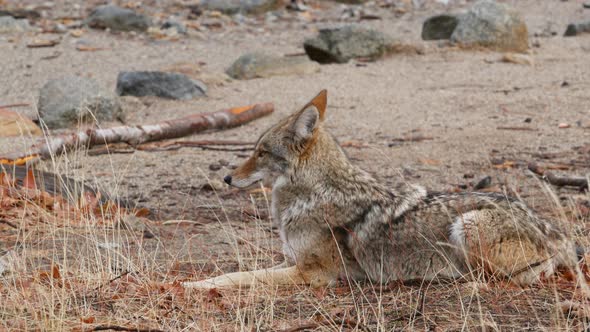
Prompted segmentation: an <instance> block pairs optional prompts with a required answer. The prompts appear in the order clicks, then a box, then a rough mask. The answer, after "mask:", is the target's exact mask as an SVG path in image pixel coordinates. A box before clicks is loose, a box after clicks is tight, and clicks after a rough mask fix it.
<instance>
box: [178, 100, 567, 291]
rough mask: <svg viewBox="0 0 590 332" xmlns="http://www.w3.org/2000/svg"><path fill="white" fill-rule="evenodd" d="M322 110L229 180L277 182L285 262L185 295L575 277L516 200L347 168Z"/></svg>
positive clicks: (553, 229)
mask: <svg viewBox="0 0 590 332" xmlns="http://www.w3.org/2000/svg"><path fill="white" fill-rule="evenodd" d="M326 102H327V96H326V91H325V90H324V91H322V92H321V93H320V94H319V95H318V96H317V97H315V98H314V99H313V100H312V101H311V102H310V103H308V104H307V105H306V106H305V107H303V109H301V110H300V111H298V112H296V113H294V114H292V115H291V116H289V117H288V118H286V119H284V120H283V121H281V122H279V123H278V124H277V125H275V126H274V127H272V128H270V129H269V130H268V131H266V132H265V133H264V134H263V135H262V136H261V137H260V139H259V140H258V142H257V144H256V148H255V152H254V154H253V155H252V157H251V158H250V159H249V160H248V161H246V162H245V163H244V164H243V165H241V166H240V167H239V168H237V169H236V170H235V171H234V172H233V174H232V175H230V176H227V177H226V178H225V180H226V182H228V183H229V184H231V185H234V186H237V187H242V188H243V187H247V186H250V185H252V184H254V183H255V182H257V181H259V180H262V179H265V178H268V177H272V178H273V179H274V186H273V189H272V202H271V203H272V217H273V220H274V222H276V223H277V224H278V227H279V228H280V237H281V240H282V243H283V253H284V255H285V263H283V264H281V265H279V266H277V267H275V268H270V269H263V270H257V271H250V272H236V273H229V274H225V275H222V276H219V277H216V278H212V279H208V280H203V281H197V282H186V283H184V286H185V287H196V288H211V287H223V286H239V285H252V284H254V283H263V284H269V285H283V284H308V285H311V286H326V285H333V284H334V283H335V282H337V281H338V280H339V279H348V280H354V281H362V280H370V281H372V282H376V283H386V282H389V281H394V280H398V281H407V280H413V279H426V280H434V279H439V278H442V279H448V278H451V279H455V278H460V277H462V276H464V275H468V274H469V273H470V272H472V271H474V270H477V271H484V272H485V273H486V274H487V275H493V276H496V277H500V278H508V279H510V280H511V281H512V282H514V283H516V284H519V285H528V284H531V283H534V282H536V281H538V280H539V279H540V278H541V277H542V276H543V275H545V276H548V275H550V274H553V273H554V272H555V270H556V269H557V268H558V267H563V268H565V269H569V270H570V271H577V272H578V273H579V268H578V266H577V261H578V260H577V255H576V246H575V244H574V242H573V241H571V240H570V239H569V238H568V237H567V236H566V235H565V234H564V232H563V231H562V230H560V229H559V228H558V227H557V226H555V225H553V224H551V223H549V222H547V221H545V220H543V219H541V218H539V217H537V216H536V215H535V214H534V213H533V212H532V211H531V210H529V209H528V208H527V207H526V206H525V205H524V204H523V203H521V202H520V201H518V200H515V199H512V198H507V197H505V196H503V195H499V194H485V193H455V194H449V193H435V192H427V191H426V190H425V189H424V188H422V187H420V186H415V185H410V184H406V183H400V184H399V185H397V186H395V187H394V188H391V187H387V186H386V185H384V184H383V183H382V182H380V181H378V180H377V179H375V178H374V177H373V176H371V175H370V174H368V173H367V172H365V171H363V170H362V169H360V168H358V167H356V166H354V165H353V164H351V162H350V161H349V159H348V158H347V157H346V155H345V153H344V151H343V150H342V148H341V147H340V146H339V145H338V143H337V142H336V140H335V139H334V138H333V137H332V136H331V135H330V134H329V133H328V132H327V131H326V130H325V128H324V126H323V121H324V114H325V109H326ZM578 275H579V274H578Z"/></svg>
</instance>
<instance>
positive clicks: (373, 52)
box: [303, 25, 395, 63]
mask: <svg viewBox="0 0 590 332" xmlns="http://www.w3.org/2000/svg"><path fill="white" fill-rule="evenodd" d="M394 45H395V42H394V40H393V39H392V38H391V37H389V36H387V35H385V34H383V33H382V32H379V31H377V30H373V29H369V28H365V27H362V26H358V25H347V26H344V27H341V28H332V29H321V30H320V31H319V35H318V36H317V37H315V38H310V39H307V40H305V42H304V43H303V47H304V48H305V52H306V53H307V55H308V56H309V58H310V59H312V60H314V61H317V62H319V63H346V62H348V61H349V60H350V59H353V58H365V59H368V60H376V59H378V58H380V57H383V56H384V55H385V54H387V53H389V52H390V51H391V50H392V48H393V46H394Z"/></svg>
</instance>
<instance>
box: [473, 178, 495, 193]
mask: <svg viewBox="0 0 590 332" xmlns="http://www.w3.org/2000/svg"><path fill="white" fill-rule="evenodd" d="M491 184H492V177H491V176H489V175H488V176H486V177H484V178H483V179H481V180H479V181H478V182H477V184H476V185H475V186H473V190H481V189H485V188H487V187H489V186H490V185H491Z"/></svg>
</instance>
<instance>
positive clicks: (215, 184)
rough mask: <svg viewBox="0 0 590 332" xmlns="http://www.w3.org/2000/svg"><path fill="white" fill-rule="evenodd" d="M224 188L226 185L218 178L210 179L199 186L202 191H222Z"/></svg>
mask: <svg viewBox="0 0 590 332" xmlns="http://www.w3.org/2000/svg"><path fill="white" fill-rule="evenodd" d="M226 188H227V185H226V184H225V183H223V182H222V181H220V180H218V179H211V180H209V182H207V183H205V184H203V185H202V186H201V190H204V191H222V190H224V189H226Z"/></svg>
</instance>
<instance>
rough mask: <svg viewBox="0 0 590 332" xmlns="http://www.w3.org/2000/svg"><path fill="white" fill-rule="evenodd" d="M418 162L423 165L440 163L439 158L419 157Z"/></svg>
mask: <svg viewBox="0 0 590 332" xmlns="http://www.w3.org/2000/svg"><path fill="white" fill-rule="evenodd" d="M420 162H421V163H423V164H425V165H432V166H436V165H440V160H436V159H420Z"/></svg>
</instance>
